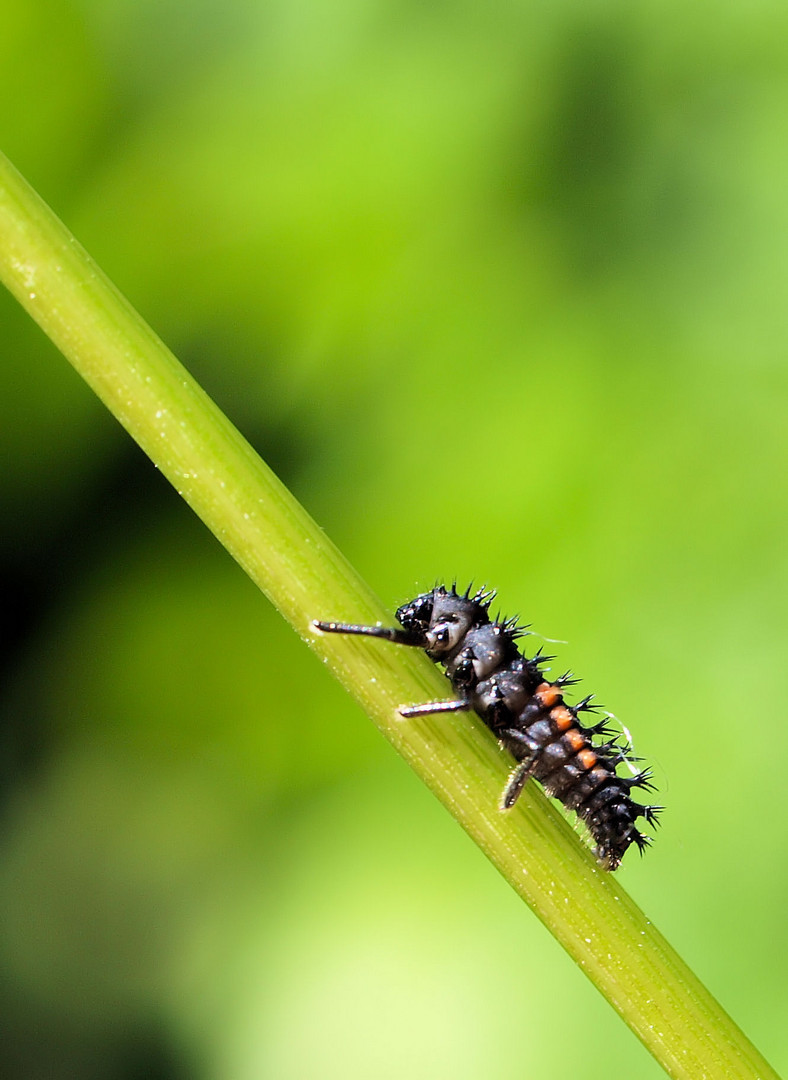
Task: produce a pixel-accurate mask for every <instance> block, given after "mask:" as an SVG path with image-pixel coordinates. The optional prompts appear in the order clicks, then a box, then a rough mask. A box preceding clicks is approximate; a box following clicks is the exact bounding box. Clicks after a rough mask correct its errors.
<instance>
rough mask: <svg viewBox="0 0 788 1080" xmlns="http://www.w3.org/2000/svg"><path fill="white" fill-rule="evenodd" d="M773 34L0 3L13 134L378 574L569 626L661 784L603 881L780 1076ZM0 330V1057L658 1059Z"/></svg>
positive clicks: (590, 9)
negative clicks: (652, 833)
mask: <svg viewBox="0 0 788 1080" xmlns="http://www.w3.org/2000/svg"><path fill="white" fill-rule="evenodd" d="M787 30H788V11H786V10H784V9H782V8H780V7H779V5H768V4H764V5H760V4H751V3H745V2H744V0H738V2H733V3H728V4H714V5H712V4H708V3H701V4H695V5H690V6H687V5H684V4H679V3H677V2H675V0H667V2H664V0H663V2H662V3H660V4H644V5H637V10H632V8H631V5H625V4H623V3H618V4H615V3H593V2H592V3H589V2H588V0H563V2H559V3H557V4H553V5H549V6H548V5H541V4H534V3H529V2H527V0H520V2H509V3H493V4H486V5H479V4H474V3H458V4H445V3H433V4H418V3H413V2H408V0H367V2H365V3H362V2H359V0H332V2H327V0H256V2H251V0H197V2H196V3H194V2H193V3H189V4H187V3H183V2H179V0H156V2H155V3H153V2H151V0H143V2H139V0H134V2H132V0H82V2H74V0H40V2H39V3H37V4H30V3H29V0H5V2H4V17H3V33H2V36H1V37H0V146H2V148H3V150H4V151H5V152H6V153H8V155H9V156H10V157H11V158H12V160H14V162H15V163H16V164H17V166H18V167H19V168H20V169H21V170H22V172H23V173H24V174H25V175H26V176H27V178H28V179H29V180H30V181H31V182H32V183H33V184H34V186H36V187H37V189H38V190H39V191H40V193H41V194H42V195H43V196H44V197H45V198H46V199H47V200H48V201H49V202H50V203H51V205H52V206H53V207H54V208H55V210H56V211H57V212H58V213H59V214H60V215H61V216H62V217H63V218H64V220H65V221H66V222H67V223H68V224H69V225H70V226H71V228H72V229H73V230H74V232H75V233H76V235H77V236H78V237H79V239H80V240H81V241H82V242H83V243H84V244H85V246H86V247H87V248H88V250H89V251H90V252H91V253H92V254H93V255H94V257H95V258H96V259H97V260H98V262H99V263H100V265H101V266H102V267H103V268H104V269H105V270H106V272H107V273H108V274H109V275H110V276H111V277H112V278H113V280H114V281H115V282H116V283H117V285H118V286H119V287H120V288H121V289H122V290H123V291H124V292H125V293H126V294H127V295H128V297H129V298H130V300H131V301H132V303H133V304H134V305H135V306H136V307H137V308H138V309H139V311H140V312H141V313H142V314H143V316H144V317H145V318H147V319H148V321H149V322H150V323H151V324H152V325H153V327H154V328H155V329H156V330H157V331H158V332H159V333H160V335H161V336H162V337H163V338H164V340H165V341H166V342H167V343H168V344H169V345H170V346H171V347H172V348H173V350H174V351H175V353H176V354H177V355H178V356H179V357H180V358H181V359H182V360H183V361H184V363H185V364H186V366H187V367H188V368H189V369H190V370H191V371H192V372H193V373H194V374H195V375H196V377H197V378H198V379H199V380H200V381H201V382H202V383H203V385H204V386H205V387H206V389H207V390H208V392H209V393H210V394H211V395H212V396H213V397H214V398H215V400H216V401H217V402H218V404H219V405H220V406H221V407H222V408H223V409H224V410H225V411H226V412H227V413H228V415H229V416H230V417H231V418H232V419H233V420H234V421H235V423H236V424H237V425H238V426H239V427H240V429H241V430H242V431H243V432H244V434H245V435H246V436H247V437H248V438H249V439H250V440H251V441H252V442H253V444H254V445H255V446H256V447H257V448H258V449H259V450H260V452H261V453H262V454H263V456H264V457H265V458H266V459H267V460H268V461H269V463H270V464H271V465H272V466H273V467H274V468H275V469H276V471H277V472H278V473H279V475H280V476H281V477H282V479H283V480H284V481H285V482H286V483H287V484H288V485H289V486H290V487H291V488H292V489H293V491H294V492H295V493H296V495H297V496H298V497H299V498H300V499H301V500H302V501H303V502H304V504H305V505H306V507H307V508H308V509H309V510H310V511H311V513H312V514H313V515H314V516H315V517H316V518H317V519H318V521H319V522H320V523H321V524H322V525H323V526H324V527H325V528H326V530H327V531H328V533H329V534H330V535H331V537H332V538H333V539H334V540H335V541H336V542H337V543H338V544H339V545H340V547H341V548H343V550H344V551H345V552H346V553H347V555H348V556H349V557H350V559H351V561H352V562H353V563H354V564H355V565H356V566H357V567H358V568H359V569H360V571H361V572H362V574H363V575H364V576H365V577H366V578H367V579H368V580H369V581H370V582H371V583H372V584H373V586H374V587H375V588H376V589H377V591H378V592H379V594H380V595H381V597H382V598H383V599H384V600H385V601H386V602H387V603H388V604H390V605H391V606H392V607H393V606H394V605H396V604H397V603H398V602H400V601H402V600H403V599H406V598H408V597H410V596H412V595H414V594H415V593H416V592H418V591H420V590H421V589H423V588H425V587H430V586H431V585H432V584H433V583H434V581H435V579H436V578H440V577H447V578H452V577H457V578H458V579H459V580H460V581H461V582H464V581H466V579H470V578H474V579H475V580H476V581H477V582H481V581H483V582H487V583H489V584H492V585H495V586H497V587H498V589H499V593H500V598H501V604H502V607H503V608H504V609H505V610H507V611H508V612H510V613H511V612H515V611H517V612H520V614H521V615H522V617H523V618H524V619H525V620H526V621H528V622H530V623H532V624H533V626H534V627H535V628H536V629H537V630H538V631H540V632H541V633H542V634H544V635H545V636H547V637H550V638H560V639H562V640H566V641H568V642H569V644H568V645H566V646H564V645H559V646H558V651H559V657H560V659H559V664H562V665H563V667H568V666H571V667H572V668H574V669H575V670H576V671H577V672H579V673H580V674H581V675H582V676H583V677H584V682H583V684H582V689H583V690H584V691H585V692H595V693H597V694H598V696H599V698H600V700H602V701H603V702H604V703H605V704H606V705H608V706H609V707H611V708H612V709H614V711H615V713H616V715H617V716H618V717H619V718H620V720H621V721H622V722H623V723H625V724H626V726H627V727H628V728H629V729H630V731H631V732H632V734H633V736H634V740H635V747H636V750H637V752H639V753H641V754H643V755H644V756H645V757H646V758H647V759H648V760H649V761H650V762H653V763H654V765H655V769H656V779H657V784H658V786H659V789H660V796H659V800H660V801H662V802H664V803H665V805H666V807H667V809H666V812H665V815H664V827H663V829H662V831H661V834H660V835H659V837H658V840H657V843H656V844H655V846H654V848H653V849H652V850H651V851H650V852H649V854H648V856H647V857H646V858H645V859H643V860H642V862H641V861H640V860H638V858H637V855H636V854H630V855H629V857H628V859H627V860H626V862H625V865H624V868H623V869H622V870H621V872H620V874H621V880H622V882H623V883H624V884H625V885H626V887H627V888H628V889H629V890H630V891H631V892H632V893H633V895H634V896H635V898H636V899H637V900H638V901H639V902H640V903H641V904H642V905H643V907H644V908H645V909H646V911H647V912H648V913H649V915H650V916H651V917H652V918H653V919H654V921H655V922H656V923H657V925H658V926H659V927H660V928H661V929H662V930H663V931H664V932H665V933H666V935H667V936H668V938H669V939H670V940H671V941H672V943H673V944H674V945H675V946H676V947H677V948H678V950H679V951H680V952H681V953H682V954H683V955H684V957H685V958H686V959H687V960H688V962H689V963H690V964H691V965H692V966H693V967H694V968H695V969H696V971H697V973H698V974H699V975H700V977H701V978H702V979H704V980H705V981H706V982H707V983H708V985H709V987H710V988H711V990H712V991H713V992H714V993H715V994H716V995H717V996H718V997H719V999H720V1000H721V1001H722V1003H723V1004H724V1005H725V1007H726V1008H727V1009H728V1010H729V1011H730V1012H731V1013H732V1014H733V1016H734V1017H735V1018H736V1019H737V1020H738V1022H739V1023H740V1024H741V1025H742V1026H743V1027H744V1029H745V1030H746V1031H747V1033H748V1034H749V1035H750V1036H751V1037H752V1038H753V1039H754V1041H755V1042H756V1043H757V1044H758V1045H759V1047H760V1048H761V1049H762V1050H763V1052H764V1053H765V1054H766V1056H767V1057H768V1058H770V1059H771V1060H772V1062H773V1064H774V1065H775V1066H776V1067H777V1068H778V1069H779V1068H780V1066H781V1065H782V1066H785V1065H786V1064H787V1063H788V1029H786V1026H785V1022H784V1017H785V1011H786V1005H787V1004H788V977H787V975H786V970H785V969H786V961H785V957H786V948H787V946H788V929H786V920H785V918H784V909H785V904H786V899H787V898H788V895H787V894H788V841H787V840H786V838H785V829H784V827H783V826H782V825H781V812H782V810H783V807H782V782H783V767H782V760H783V756H784V749H783V744H784V739H785V731H786V721H785V719H784V713H785V706H784V704H783V703H784V702H785V700H786V697H787V696H788V670H787V667H788V666H787V665H786V662H785V656H786V642H787V641H788V627H787V626H786V608H787V606H788V546H787V545H786V531H787V529H788V496H787V495H786V482H785V478H786V468H787V467H788V410H787V409H786V402H787V400H788V356H787V350H786V324H788V304H786V300H785V293H786V285H788V243H787V240H788V198H787V197H786V171H787V166H788V140H787V139H786V130H787V129H788V34H786V31H787ZM0 334H2V339H1V341H0V440H2V449H3V456H2V461H3V468H2V470H0V498H1V499H2V511H1V512H2V519H3V528H2V574H3V591H4V594H5V599H4V604H3V608H4V611H5V618H4V620H3V630H4V649H3V668H4V670H3V675H4V679H3V697H2V704H1V705H0V709H1V710H2V711H1V713H0V719H2V732H3V736H2V738H3V743H2V765H1V766H0V768H1V769H2V780H3V794H4V798H3V806H2V809H3V824H2V836H1V837H0V1007H1V1008H2V1013H3V1015H4V1017H5V1022H4V1027H5V1034H4V1036H3V1039H2V1043H0V1071H2V1072H3V1074H4V1075H8V1076H11V1077H14V1078H17V1077H18V1078H23V1080H36V1078H38V1077H41V1078H57V1080H59V1078H64V1080H65V1078H87V1080H92V1078H94V1077H95V1078H109V1080H138V1078H143V1077H144V1078H154V1080H176V1078H188V1080H203V1078H205V1080H209V1078H210V1080H214V1078H215V1080H257V1078H275V1080H307V1078H309V1080H311V1078H313V1077H317V1076H319V1077H321V1078H325V1080H333V1078H335V1077H336V1078H340V1077H342V1078H343V1080H349V1078H355V1077H359V1078H361V1077H363V1078H370V1077H371V1078H376V1080H377V1078H380V1080H394V1078H397V1080H399V1078H401V1077H409V1078H414V1080H421V1078H427V1077H430V1078H432V1080H434V1078H439V1080H440V1078H444V1077H445V1078H449V1077H451V1078H452V1080H477V1078H487V1077H491V1076H500V1075H507V1076H547V1077H550V1078H551V1080H562V1078H569V1077H572V1078H577V1077H583V1078H596V1077H600V1078H601V1077H605V1078H608V1077H609V1076H611V1075H614V1076H634V1077H638V1078H640V1077H644V1078H650V1077H657V1076H660V1075H662V1073H661V1071H660V1070H659V1069H658V1067H657V1066H656V1065H655V1064H654V1063H653V1062H652V1061H651V1059H650V1058H649V1057H648V1056H647V1054H646V1052H645V1051H644V1050H643V1049H642V1048H641V1047H640V1045H639V1044H638V1043H637V1041H636V1040H635V1038H634V1037H633V1036H632V1035H631V1034H629V1032H628V1031H627V1029H626V1028H625V1027H624V1026H623V1024H622V1023H621V1022H620V1021H619V1020H618V1019H617V1018H616V1017H615V1015H614V1014H613V1012H612V1010H610V1008H609V1007H608V1006H607V1005H606V1004H605V1003H604V1002H603V1001H602V1000H601V999H600V998H599V997H598V996H597V995H596V993H595V991H593V989H592V988H591V986H590V985H588V984H587V983H586V981H585V979H584V977H583V976H582V974H581V973H580V972H579V971H578V970H577V969H576V968H575V967H574V966H573V965H572V964H571V963H570V962H569V961H568V959H567V958H566V957H565V956H564V955H563V953H562V952H561V950H560V949H559V948H558V946H557V945H556V944H555V943H554V942H553V941H552V939H551V938H550V937H549V936H548V934H547V933H546V932H545V931H544V929H543V928H542V927H541V925H540V924H538V923H537V921H536V920H535V919H534V918H533V917H532V916H531V915H530V913H529V912H528V911H527V910H526V909H524V908H523V906H522V905H521V904H520V902H519V901H518V900H517V899H516V897H515V896H514V895H513V894H512V893H511V892H510V891H509V889H508V887H507V886H506V885H505V884H504V882H503V881H502V880H501V879H499V878H498V876H497V875H496V874H495V872H494V871H493V870H492V868H491V867H490V866H489V865H488V864H487V863H486V861H485V860H484V858H483V857H482V855H481V854H480V853H479V852H478V851H477V850H476V849H475V848H474V847H473V846H472V845H471V843H470V842H469V841H468V840H467V839H466V838H465V837H464V835H463V834H462V833H461V832H460V830H459V829H458V828H457V826H456V825H455V824H454V823H453V822H452V821H451V820H450V819H449V818H448V816H447V815H446V814H445V812H444V811H443V810H442V809H441V808H440V807H439V806H438V804H437V803H436V802H434V800H433V799H432V797H431V796H430V795H429V794H428V793H427V792H426V790H424V789H422V788H421V786H420V784H419V783H418V782H417V781H416V780H415V779H414V777H413V776H411V775H410V773H409V772H408V770H407V768H406V767H405V766H404V764H403V763H402V762H401V761H400V760H399V759H398V758H397V757H396V755H395V754H394V753H393V751H392V750H391V749H390V748H389V747H388V746H387V745H386V744H385V743H384V741H383V740H382V739H381V738H380V736H379V735H378V734H377V733H376V731H375V730H374V729H373V727H372V725H371V724H370V723H369V722H368V721H367V720H366V718H365V717H363V716H362V715H360V713H359V711H358V710H357V708H356V707H355V706H354V705H353V704H352V703H351V702H350V700H349V699H348V698H347V697H346V696H345V695H344V694H343V693H342V692H341V691H340V690H339V688H338V687H337V686H335V685H334V684H333V683H332V682H331V680H330V679H329V678H328V676H327V674H326V673H325V672H324V670H323V669H322V666H321V665H320V664H319V663H317V662H316V660H315V659H314V657H312V656H311V655H310V654H309V652H308V651H307V649H306V648H304V646H303V645H302V644H301V643H300V642H299V641H298V640H297V639H296V637H295V635H294V634H293V633H292V632H291V631H290V629H289V628H288V627H287V626H286V625H285V624H284V623H283V622H282V621H281V619H280V618H279V617H278V615H277V614H276V612H274V611H273V610H271V609H270V607H269V605H268V603H267V602H266V601H265V600H264V599H263V598H262V597H261V596H260V595H259V594H258V593H257V592H256V590H255V589H254V587H253V586H252V585H251V584H250V583H249V581H248V580H246V579H245V577H244V576H243V574H242V573H241V571H240V570H239V569H238V568H237V567H236V566H235V565H234V564H233V563H232V562H231V561H230V559H229V557H228V556H227V555H226V554H225V553H224V552H223V551H222V549H221V548H220V547H219V545H218V544H217V543H216V542H215V541H214V540H213V538H212V537H210V536H209V535H208V534H207V533H206V531H205V530H204V528H203V527H202V525H201V524H200V523H199V522H198V521H197V520H196V519H195V518H194V517H193V516H192V514H191V513H190V512H189V511H188V509H187V508H186V507H185V505H183V504H182V503H181V502H180V500H179V499H178V497H177V496H176V495H175V493H174V492H173V491H172V490H171V489H170V488H169V486H168V485H167V484H166V483H165V482H164V481H163V479H162V478H161V476H160V475H159V474H158V473H157V472H156V471H155V469H154V468H153V467H152V466H151V465H150V463H149V462H148V461H147V460H146V459H145V458H144V457H143V456H142V454H141V453H140V452H139V451H138V450H137V449H136V447H135V446H134V445H133V444H132V443H131V441H130V440H129V438H128V437H127V436H126V435H125V433H124V432H123V431H122V430H121V429H120V428H119V427H118V425H117V424H116V423H115V421H114V420H113V419H112V418H111V417H110V416H109V415H108V414H106V413H105V411H104V410H103V407H102V406H101V405H100V404H99V403H98V402H97V401H96V400H95V399H94V398H93V397H92V395H91V393H90V392H89V391H88V389H87V388H86V387H85V386H84V385H83V384H82V383H81V381H80V380H79V379H78V378H77V376H76V375H75V374H74V373H73V372H72V371H71V369H70V368H69V367H68V365H67V364H66V362H65V361H64V360H63V359H62V358H61V357H60V356H59V355H58V354H57V353H56V352H55V350H54V349H53V348H52V347H51V346H50V345H49V344H48V342H47V341H46V340H44V338H43V336H42V334H41V333H40V332H39V331H38V329H37V328H36V327H35V326H34V325H33V324H32V323H31V322H30V321H29V319H28V317H27V316H26V315H25V314H23V312H22V311H21V310H19V309H17V307H16V306H15V304H14V302H12V300H11V299H10V298H9V297H8V296H7V295H5V294H3V295H0ZM332 614H334V613H332V612H330V611H316V612H315V616H316V617H330V616H331V615H332ZM562 670H563V668H562ZM504 771H505V766H504V764H503V763H502V766H501V772H502V777H503V775H504Z"/></svg>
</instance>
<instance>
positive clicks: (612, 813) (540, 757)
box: [499, 682, 651, 870]
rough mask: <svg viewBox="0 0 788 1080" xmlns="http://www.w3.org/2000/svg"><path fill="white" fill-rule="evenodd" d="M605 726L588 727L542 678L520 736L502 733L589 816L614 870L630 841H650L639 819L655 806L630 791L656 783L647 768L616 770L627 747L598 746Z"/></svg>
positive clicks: (569, 803)
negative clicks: (620, 773)
mask: <svg viewBox="0 0 788 1080" xmlns="http://www.w3.org/2000/svg"><path fill="white" fill-rule="evenodd" d="M604 731H605V729H604V724H602V725H597V726H596V727H593V728H588V727H585V726H583V725H582V724H581V723H580V722H579V720H578V718H577V709H575V708H571V707H570V706H568V705H567V704H566V703H565V702H564V699H563V694H562V693H561V688H560V687H559V686H558V685H556V684H555V683H546V682H543V683H541V684H540V685H539V686H538V687H537V688H536V689H535V691H534V694H533V697H532V698H531V700H530V701H529V703H528V704H527V705H526V706H525V708H524V709H523V711H522V713H521V714H520V716H519V717H518V719H517V723H516V735H517V737H516V738H514V737H513V736H514V733H515V731H514V730H512V734H511V735H506V734H503V733H499V737H501V741H502V742H503V743H504V745H505V746H506V747H507V748H508V749H509V750H510V752H511V753H512V754H513V756H514V757H515V758H516V759H517V760H518V761H523V760H525V759H526V758H528V757H532V758H533V766H532V769H531V770H530V775H531V776H533V777H534V779H536V780H538V781H539V782H540V783H541V784H542V785H543V787H544V789H545V791H546V792H547V794H548V795H550V796H552V797H554V798H556V799H558V800H560V802H562V803H563V804H564V805H565V806H566V807H567V808H568V809H570V810H574V812H575V813H576V814H577V815H578V817H580V818H582V819H583V820H584V821H585V823H586V825H587V827H588V830H589V832H590V833H591V835H592V837H593V838H594V841H595V842H596V855H597V857H598V858H599V859H600V860H601V861H602V862H603V863H604V864H605V866H606V867H607V868H608V869H611V870H615V869H616V867H617V866H618V865H619V863H620V862H621V859H622V857H623V855H624V853H625V851H626V850H627V848H628V847H629V845H630V844H635V845H636V846H637V847H638V848H640V850H641V851H642V850H643V849H644V848H645V847H646V845H647V843H648V838H647V837H646V836H644V835H643V834H642V833H641V832H640V831H639V830H638V829H637V828H636V826H635V821H636V819H637V818H638V817H640V816H643V817H646V818H648V819H649V820H650V819H651V814H650V813H649V811H650V810H651V808H650V807H644V806H641V805H640V804H639V803H635V802H633V800H632V799H631V798H630V795H629V792H630V791H631V789H632V788H635V787H641V788H650V787H651V785H650V783H649V779H648V773H647V772H640V773H636V774H635V775H633V776H631V777H620V776H617V775H616V766H617V765H618V764H620V763H622V762H624V761H626V760H627V757H626V748H624V747H622V746H621V745H620V744H618V743H617V742H615V741H613V742H607V743H603V744H602V745H600V746H594V744H593V742H592V741H591V737H592V735H593V734H595V733H604Z"/></svg>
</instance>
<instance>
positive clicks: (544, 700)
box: [534, 682, 561, 709]
mask: <svg viewBox="0 0 788 1080" xmlns="http://www.w3.org/2000/svg"><path fill="white" fill-rule="evenodd" d="M534 697H537V698H539V704H540V705H544V707H545V708H546V709H549V708H552V706H553V705H556V704H558V702H559V701H560V700H561V691H560V690H559V689H558V687H557V686H556V685H555V684H554V683H549V682H543V683H541V684H540V685H539V686H537V688H536V693H535V694H534Z"/></svg>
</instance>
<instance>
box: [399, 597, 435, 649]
mask: <svg viewBox="0 0 788 1080" xmlns="http://www.w3.org/2000/svg"><path fill="white" fill-rule="evenodd" d="M431 618H432V592H428V593H422V595H421V596H417V597H416V599H415V600H409V601H408V602H407V604H403V605H402V607H401V608H398V609H397V622H399V623H401V624H402V626H403V627H404V628H405V630H407V631H408V633H409V634H411V635H412V636H413V637H414V638H419V639H421V640H422V641H423V643H424V645H426V644H427V636H426V635H427V628H428V627H429V625H430V619H431Z"/></svg>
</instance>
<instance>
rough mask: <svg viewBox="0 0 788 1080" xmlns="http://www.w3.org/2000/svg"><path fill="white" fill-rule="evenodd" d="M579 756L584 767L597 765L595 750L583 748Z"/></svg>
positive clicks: (588, 767)
mask: <svg viewBox="0 0 788 1080" xmlns="http://www.w3.org/2000/svg"><path fill="white" fill-rule="evenodd" d="M577 756H578V758H579V759H580V762H581V764H582V766H583V768H584V769H593V767H594V766H595V765H596V754H595V753H594V751H593V750H581V751H580V753H579V754H578V755H577Z"/></svg>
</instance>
